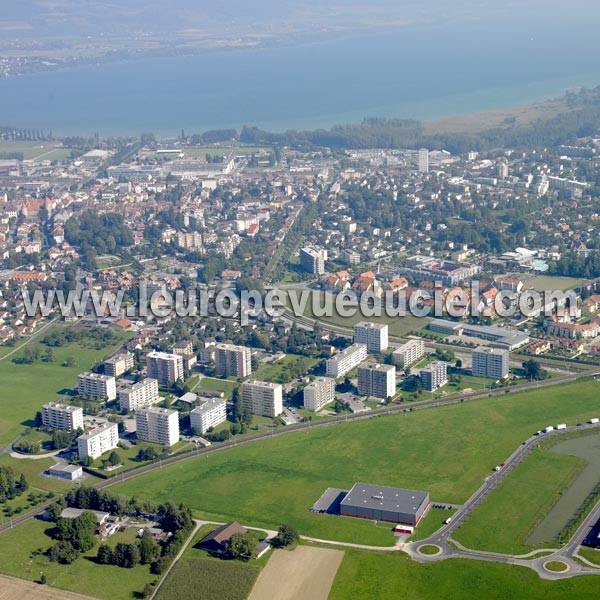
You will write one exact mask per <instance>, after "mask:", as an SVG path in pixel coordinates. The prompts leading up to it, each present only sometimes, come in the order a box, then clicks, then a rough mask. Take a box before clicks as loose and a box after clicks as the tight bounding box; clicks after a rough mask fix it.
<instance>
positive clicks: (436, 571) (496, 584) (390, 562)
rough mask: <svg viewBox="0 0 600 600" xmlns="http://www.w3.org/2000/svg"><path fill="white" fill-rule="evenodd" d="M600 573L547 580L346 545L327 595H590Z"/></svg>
mask: <svg viewBox="0 0 600 600" xmlns="http://www.w3.org/2000/svg"><path fill="white" fill-rule="evenodd" d="M597 595H598V578H597V577H594V576H588V577H575V578H572V579H567V580H563V581H545V580H543V579H540V578H539V576H538V575H537V574H536V573H534V572H533V571H531V570H530V569H528V568H526V567H516V566H512V565H503V564H499V563H493V562H481V561H477V560H461V559H451V560H445V561H441V562H438V563H432V564H417V563H414V562H412V561H411V559H410V558H409V557H407V556H405V555H403V554H401V553H399V552H398V553H397V552H390V553H383V552H380V553H377V552H364V551H360V550H347V551H346V552H345V555H344V560H343V561H342V564H341V566H340V568H339V570H338V573H337V577H336V578H335V581H334V583H333V587H332V589H331V593H330V595H329V600H348V598H377V600H397V599H398V598H402V599H403V600H423V599H425V598H427V599H430V598H435V600H471V599H473V598H482V599H483V598H485V600H506V599H510V600H563V599H564V598H577V599H578V600H592V599H593V598H596V597H597Z"/></svg>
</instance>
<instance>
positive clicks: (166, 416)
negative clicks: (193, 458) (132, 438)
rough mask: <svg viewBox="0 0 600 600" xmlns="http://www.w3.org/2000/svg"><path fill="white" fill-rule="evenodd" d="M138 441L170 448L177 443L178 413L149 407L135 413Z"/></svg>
mask: <svg viewBox="0 0 600 600" xmlns="http://www.w3.org/2000/svg"><path fill="white" fill-rule="evenodd" d="M135 424H136V430H137V431H136V435H137V438H138V440H143V441H145V442H153V443H154V444H162V445H163V446H172V445H173V444H176V443H177V442H178V441H179V413H178V412H177V411H176V410H170V409H168V408H160V407H158V406H151V407H149V408H141V409H140V410H138V411H136V413H135Z"/></svg>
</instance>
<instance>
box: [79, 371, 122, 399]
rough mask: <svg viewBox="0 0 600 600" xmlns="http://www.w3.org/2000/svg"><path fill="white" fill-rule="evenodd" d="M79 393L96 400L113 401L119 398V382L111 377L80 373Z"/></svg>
mask: <svg viewBox="0 0 600 600" xmlns="http://www.w3.org/2000/svg"><path fill="white" fill-rule="evenodd" d="M77 393H78V394H79V395H80V396H90V397H91V398H94V400H101V401H111V400H114V399H115V398H116V397H117V382H116V380H115V378H114V377H112V376H110V375H101V374H99V373H80V374H79V375H78V376H77Z"/></svg>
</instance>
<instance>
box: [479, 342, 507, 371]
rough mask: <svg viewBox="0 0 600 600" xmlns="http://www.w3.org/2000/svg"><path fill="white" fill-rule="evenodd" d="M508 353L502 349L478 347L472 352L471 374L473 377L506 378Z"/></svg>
mask: <svg viewBox="0 0 600 600" xmlns="http://www.w3.org/2000/svg"><path fill="white" fill-rule="evenodd" d="M509 363H510V353H509V351H508V350H506V349H503V348H490V347H487V346H479V348H476V349H475V350H473V367H472V373H473V375H475V377H489V378H490V379H504V378H505V377H508V371H509Z"/></svg>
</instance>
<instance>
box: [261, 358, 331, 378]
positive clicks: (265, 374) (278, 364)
mask: <svg viewBox="0 0 600 600" xmlns="http://www.w3.org/2000/svg"><path fill="white" fill-rule="evenodd" d="M319 362H320V360H319V359H318V358H309V357H308V356H299V355H297V354H286V355H285V356H284V357H282V358H280V359H279V360H276V361H274V362H271V363H267V364H262V365H261V366H260V368H259V369H258V370H257V371H256V373H253V377H256V379H258V380H259V381H271V382H273V383H288V382H290V381H291V380H292V379H294V378H295V377H294V376H296V377H298V376H300V375H301V374H306V373H308V372H309V371H310V370H311V369H313V368H314V367H315V366H317V365H318V364H319ZM290 369H291V370H290Z"/></svg>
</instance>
